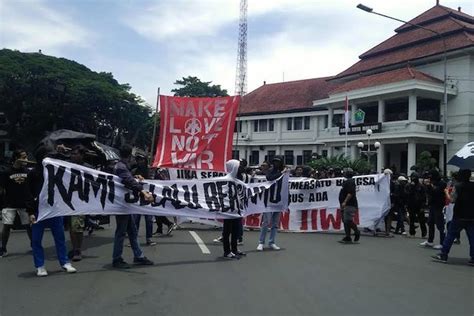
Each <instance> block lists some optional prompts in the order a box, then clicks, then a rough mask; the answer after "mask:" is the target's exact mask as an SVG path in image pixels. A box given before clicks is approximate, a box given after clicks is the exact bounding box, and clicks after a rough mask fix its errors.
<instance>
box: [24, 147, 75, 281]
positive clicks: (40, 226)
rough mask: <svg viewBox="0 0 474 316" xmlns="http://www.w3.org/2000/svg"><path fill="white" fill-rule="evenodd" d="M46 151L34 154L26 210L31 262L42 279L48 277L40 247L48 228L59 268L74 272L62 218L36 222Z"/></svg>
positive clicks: (38, 150)
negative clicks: (30, 239) (30, 201)
mask: <svg viewBox="0 0 474 316" xmlns="http://www.w3.org/2000/svg"><path fill="white" fill-rule="evenodd" d="M47 153H48V149H47V148H46V147H44V146H40V147H39V148H38V149H37V150H36V152H35V159H36V162H37V164H36V167H35V168H34V169H33V170H32V171H31V172H30V173H29V174H28V177H29V179H30V181H29V189H30V192H31V194H32V198H33V203H32V207H30V208H28V213H29V217H30V218H29V219H30V222H31V224H32V226H31V229H32V249H33V261H34V265H35V268H36V275H37V276H39V277H44V276H47V275H48V271H47V270H46V267H45V266H44V249H43V246H42V242H43V235H44V230H45V229H46V228H49V229H50V230H51V234H52V235H53V239H54V244H55V246H56V255H57V257H58V261H59V264H60V266H61V268H62V269H63V270H64V271H66V272H67V273H74V272H76V271H77V270H76V268H74V267H73V266H72V265H71V263H69V260H68V256H67V248H66V238H65V237H64V225H63V223H64V222H63V217H61V216H57V217H53V218H48V219H44V220H42V221H41V222H36V218H37V216H38V203H39V195H40V192H41V187H42V186H43V182H44V180H43V165H42V161H43V159H44V158H45V157H46V155H47Z"/></svg>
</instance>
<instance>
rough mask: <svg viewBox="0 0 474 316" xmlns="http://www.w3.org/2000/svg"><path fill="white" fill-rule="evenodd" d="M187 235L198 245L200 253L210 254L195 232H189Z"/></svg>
mask: <svg viewBox="0 0 474 316" xmlns="http://www.w3.org/2000/svg"><path fill="white" fill-rule="evenodd" d="M189 233H190V234H191V236H193V238H194V240H195V241H196V243H197V244H198V246H199V248H201V251H202V253H204V254H210V253H211V252H210V251H209V248H207V247H206V244H204V241H202V239H201V237H199V235H198V234H197V233H196V232H195V231H192V230H190V231H189Z"/></svg>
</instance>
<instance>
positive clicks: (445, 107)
mask: <svg viewBox="0 0 474 316" xmlns="http://www.w3.org/2000/svg"><path fill="white" fill-rule="evenodd" d="M357 8H358V9H361V10H362V11H365V12H368V13H372V14H376V15H380V16H383V17H384V18H387V19H391V20H395V21H398V22H402V23H405V24H408V25H411V26H414V27H417V28H419V29H422V30H426V31H429V32H431V33H434V34H436V35H437V36H438V37H439V38H440V39H441V40H442V41H443V64H444V65H443V77H444V79H443V176H444V177H446V175H447V163H448V161H447V160H448V123H447V116H448V93H447V82H446V81H447V79H448V76H447V64H448V59H447V53H446V39H445V38H444V36H443V35H442V34H441V33H439V32H437V31H435V30H432V29H430V28H427V27H424V26H421V25H418V24H415V23H411V22H407V21H404V20H400V19H397V18H394V17H392V16H389V15H385V14H382V13H378V12H375V11H374V10H373V9H372V8H370V7H368V6H365V5H363V4H362V3H359V4H358V5H357Z"/></svg>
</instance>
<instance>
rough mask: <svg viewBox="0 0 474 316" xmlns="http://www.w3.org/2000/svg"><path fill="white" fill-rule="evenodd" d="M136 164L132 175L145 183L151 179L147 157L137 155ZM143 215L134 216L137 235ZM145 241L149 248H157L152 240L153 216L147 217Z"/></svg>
mask: <svg viewBox="0 0 474 316" xmlns="http://www.w3.org/2000/svg"><path fill="white" fill-rule="evenodd" d="M135 162H136V165H135V166H134V168H132V175H133V176H134V177H135V178H137V180H138V181H143V180H144V179H149V178H150V170H149V168H148V162H147V161H146V157H145V156H143V155H141V154H137V155H135ZM141 217H142V216H141V214H134V215H133V220H134V221H135V225H136V227H137V234H138V232H139V231H140V220H141ZM144 218H145V240H146V245H147V246H155V245H156V242H155V241H153V240H152V236H153V216H152V215H145V216H144Z"/></svg>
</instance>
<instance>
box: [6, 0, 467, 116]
mask: <svg viewBox="0 0 474 316" xmlns="http://www.w3.org/2000/svg"><path fill="white" fill-rule="evenodd" d="M360 1H362V3H363V4H365V5H366V6H369V7H372V8H373V9H374V11H377V12H380V13H384V14H386V15H390V16H394V17H397V18H399V19H402V20H410V19H412V18H414V17H416V16H417V15H419V14H421V13H422V12H424V11H426V10H428V9H430V8H431V7H433V6H434V5H435V4H436V1H435V0H409V1H407V0H355V1H353V0H248V13H247V14H248V32H247V61H248V66H247V78H248V83H247V85H248V88H247V91H248V92H250V91H252V90H255V89H256V88H258V87H259V86H261V85H262V84H263V82H264V81H266V83H275V82H282V81H292V80H300V79H308V78H317V77H324V76H331V75H336V74H337V73H339V72H341V71H343V70H345V69H347V68H348V67H350V66H351V65H352V64H354V63H356V62H357V61H358V56H359V55H361V54H362V53H363V52H365V51H367V50H369V49H370V48H372V47H373V46H375V45H377V44H379V43H380V42H382V41H384V40H385V39H387V38H389V37H391V36H393V35H394V34H395V33H394V30H395V29H396V28H397V27H398V26H400V25H401V23H399V22H396V21H392V20H389V19H386V18H383V17H380V16H377V15H374V14H369V13H366V12H364V11H361V10H359V9H357V8H356V5H357V4H358V3H360ZM239 3H240V1H239V0H153V1H151V0H148V1H147V0H0V48H9V49H16V50H19V51H22V52H37V51H38V50H39V49H41V51H42V53H43V54H46V55H51V56H56V57H64V58H67V59H71V60H75V61H77V62H79V63H81V64H84V65H85V66H87V67H88V68H90V69H92V70H93V71H97V72H101V71H105V72H111V73H113V75H114V77H115V78H116V79H117V80H118V81H119V82H120V83H129V84H130V85H131V86H132V92H134V93H136V94H138V95H139V96H141V97H142V98H143V99H144V100H145V101H146V102H147V103H148V104H149V105H150V106H152V107H154V106H155V104H156V96H157V89H158V87H159V88H160V93H161V94H165V95H171V94H172V92H171V89H173V88H176V87H177V86H175V85H174V82H175V81H176V80H177V79H181V78H182V77H187V76H196V77H198V78H200V79H201V80H202V81H212V84H219V85H221V86H222V87H223V88H224V89H227V90H228V93H229V94H231V95H232V94H234V91H235V76H236V65H237V44H238V26H239V8H240V6H239ZM440 4H442V5H444V6H447V7H450V8H454V9H457V8H458V7H459V6H460V7H461V8H462V11H463V12H466V13H468V14H470V15H474V1H472V0H468V1H466V0H440Z"/></svg>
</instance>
